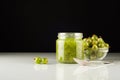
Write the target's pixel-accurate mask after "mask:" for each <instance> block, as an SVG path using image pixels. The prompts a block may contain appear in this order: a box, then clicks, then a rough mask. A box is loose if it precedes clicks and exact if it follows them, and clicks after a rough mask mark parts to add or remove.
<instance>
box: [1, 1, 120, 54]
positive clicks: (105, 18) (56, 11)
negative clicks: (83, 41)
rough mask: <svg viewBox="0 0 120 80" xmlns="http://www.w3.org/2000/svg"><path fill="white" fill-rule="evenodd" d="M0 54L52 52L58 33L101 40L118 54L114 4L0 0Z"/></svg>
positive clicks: (118, 24) (105, 2) (107, 2)
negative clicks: (74, 33)
mask: <svg viewBox="0 0 120 80" xmlns="http://www.w3.org/2000/svg"><path fill="white" fill-rule="evenodd" d="M0 9H1V10H0V11H1V12H0V51H1V52H16V51H21V52H55V41H56V39H57V33H58V32H82V33H83V34H84V37H87V36H90V35H92V34H97V35H99V36H102V37H103V39H104V40H105V41H106V42H107V43H109V44H110V52H120V47H119V45H120V44H119V42H120V38H119V34H120V31H119V29H118V28H119V26H120V23H119V21H120V15H119V3H118V1H117V0H109V1H105V0H97V1H96V0H93V1H91V0H88V1H87V0H79V1H76V0H71V1H68V0H49V1H46V0H1V1H0Z"/></svg>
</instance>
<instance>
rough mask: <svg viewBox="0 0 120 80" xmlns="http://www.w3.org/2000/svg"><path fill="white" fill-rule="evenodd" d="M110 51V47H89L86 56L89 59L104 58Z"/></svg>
mask: <svg viewBox="0 0 120 80" xmlns="http://www.w3.org/2000/svg"><path fill="white" fill-rule="evenodd" d="M108 52H109V48H98V49H96V50H95V49H91V48H88V49H86V50H84V52H83V53H84V54H85V58H86V59H87V60H90V61H91V60H103V59H104V58H105V57H106V55H107V53H108Z"/></svg>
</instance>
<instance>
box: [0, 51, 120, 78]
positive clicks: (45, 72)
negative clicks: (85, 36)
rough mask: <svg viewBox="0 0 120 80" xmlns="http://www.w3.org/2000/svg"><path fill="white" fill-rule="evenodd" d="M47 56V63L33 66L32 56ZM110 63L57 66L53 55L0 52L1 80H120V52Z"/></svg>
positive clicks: (113, 54)
mask: <svg viewBox="0 0 120 80" xmlns="http://www.w3.org/2000/svg"><path fill="white" fill-rule="evenodd" d="M36 56H41V57H47V58H48V60H49V63H48V64H35V63H34V60H33V59H34V57H36ZM104 60H106V61H107V60H109V61H113V62H112V63H111V64H104V65H99V66H80V65H79V64H60V63H57V62H56V56H55V53H42V52H41V53H34V52H33V53H32V52H31V53H0V80H120V53H109V54H108V55H107V56H106V58H105V59H104Z"/></svg>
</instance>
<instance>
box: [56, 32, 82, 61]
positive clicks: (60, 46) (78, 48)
mask: <svg viewBox="0 0 120 80" xmlns="http://www.w3.org/2000/svg"><path fill="white" fill-rule="evenodd" d="M82 38H83V33H74V32H66V33H65V32H60V33H58V39H57V40H56V59H57V62H60V63H76V62H75V61H74V60H73V58H79V59H82V58H84V55H83V53H82Z"/></svg>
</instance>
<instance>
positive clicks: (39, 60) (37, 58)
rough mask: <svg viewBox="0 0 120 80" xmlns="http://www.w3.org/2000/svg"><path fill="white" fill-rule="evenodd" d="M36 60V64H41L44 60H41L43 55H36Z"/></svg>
mask: <svg viewBox="0 0 120 80" xmlns="http://www.w3.org/2000/svg"><path fill="white" fill-rule="evenodd" d="M34 61H35V63H36V64H41V61H42V60H41V57H35V58H34Z"/></svg>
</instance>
